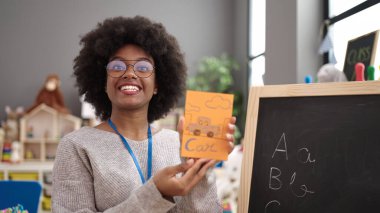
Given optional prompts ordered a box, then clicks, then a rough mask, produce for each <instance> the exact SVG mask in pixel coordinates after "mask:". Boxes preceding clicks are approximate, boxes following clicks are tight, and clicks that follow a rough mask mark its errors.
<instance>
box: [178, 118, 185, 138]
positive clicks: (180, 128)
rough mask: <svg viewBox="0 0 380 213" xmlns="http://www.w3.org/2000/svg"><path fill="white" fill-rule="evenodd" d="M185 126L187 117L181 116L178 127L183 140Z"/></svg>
mask: <svg viewBox="0 0 380 213" xmlns="http://www.w3.org/2000/svg"><path fill="white" fill-rule="evenodd" d="M184 125H185V117H183V116H181V117H180V118H179V120H178V125H177V131H178V133H179V135H180V137H181V138H182V134H183V126H184Z"/></svg>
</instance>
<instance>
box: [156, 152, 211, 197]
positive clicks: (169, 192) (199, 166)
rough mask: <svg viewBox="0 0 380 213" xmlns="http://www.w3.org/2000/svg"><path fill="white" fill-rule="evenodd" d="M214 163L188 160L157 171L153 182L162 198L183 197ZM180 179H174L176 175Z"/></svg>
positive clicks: (204, 160)
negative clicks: (180, 175)
mask: <svg viewBox="0 0 380 213" xmlns="http://www.w3.org/2000/svg"><path fill="white" fill-rule="evenodd" d="M215 163H216V161H215V160H209V159H204V158H201V159H197V160H196V161H195V160H194V159H188V160H187V161H186V162H185V163H182V164H178V165H175V166H168V167H165V168H163V169H161V170H159V171H158V172H157V173H156V174H155V175H154V176H153V182H154V184H155V185H156V187H157V189H158V190H159V191H160V192H161V194H162V195H163V196H164V197H167V196H183V195H186V194H188V193H189V192H190V191H191V190H192V189H193V188H194V186H195V185H197V183H199V181H201V180H202V178H203V177H204V176H205V175H206V172H207V170H208V169H209V168H212V167H214V165H215ZM182 172H183V173H184V174H183V175H182V177H176V175H177V174H178V173H182Z"/></svg>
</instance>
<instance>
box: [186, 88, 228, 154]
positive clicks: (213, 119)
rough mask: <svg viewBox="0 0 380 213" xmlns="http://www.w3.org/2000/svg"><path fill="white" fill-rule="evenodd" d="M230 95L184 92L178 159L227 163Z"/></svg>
mask: <svg viewBox="0 0 380 213" xmlns="http://www.w3.org/2000/svg"><path fill="white" fill-rule="evenodd" d="M232 108H233V95H231V94H222V93H211V92H199V91H187V93H186V104H185V124H184V131H183V136H182V146H181V156H182V157H193V158H209V159H215V160H227V158H228V150H229V144H228V142H227V140H226V136H225V135H226V133H227V125H228V123H229V121H230V118H231V116H232Z"/></svg>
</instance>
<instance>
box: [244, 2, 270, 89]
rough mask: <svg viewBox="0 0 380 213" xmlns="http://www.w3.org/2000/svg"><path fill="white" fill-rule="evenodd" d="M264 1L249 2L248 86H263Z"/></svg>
mask: <svg viewBox="0 0 380 213" xmlns="http://www.w3.org/2000/svg"><path fill="white" fill-rule="evenodd" d="M265 23H266V22H265V0H250V1H249V31H248V33H249V35H248V37H249V58H250V63H249V67H250V73H249V86H258V85H263V84H264V83H263V75H264V73H265Z"/></svg>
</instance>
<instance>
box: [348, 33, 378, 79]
mask: <svg viewBox="0 0 380 213" xmlns="http://www.w3.org/2000/svg"><path fill="white" fill-rule="evenodd" d="M379 32H380V30H376V31H374V32H371V33H368V34H365V35H362V36H360V37H358V38H355V39H352V40H350V41H348V43H347V49H346V56H345V59H344V66H343V72H344V74H345V75H346V77H347V79H348V80H349V81H355V80H356V74H355V64H356V63H358V62H361V63H363V64H364V66H365V69H367V67H368V66H370V65H372V66H373V65H375V63H377V62H378V60H379V59H378V58H379V56H378V54H377V51H378V46H379V41H378V40H379ZM364 77H365V79H366V80H367V79H368V74H367V72H366V70H365V72H364Z"/></svg>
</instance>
